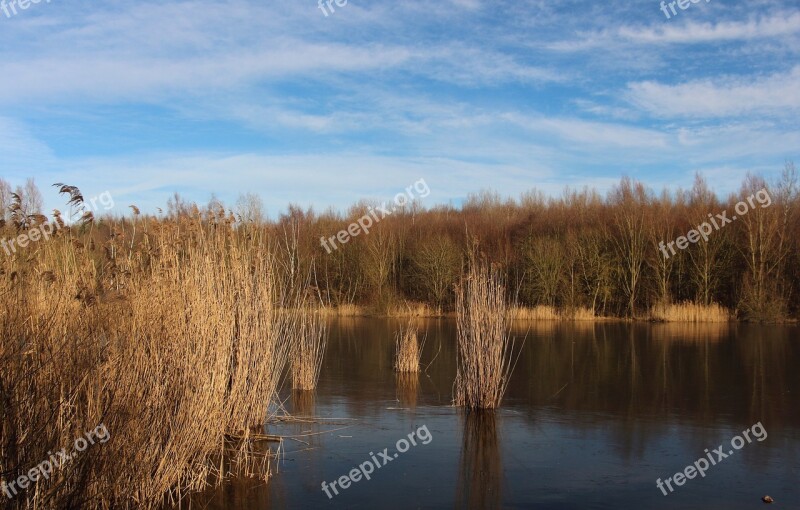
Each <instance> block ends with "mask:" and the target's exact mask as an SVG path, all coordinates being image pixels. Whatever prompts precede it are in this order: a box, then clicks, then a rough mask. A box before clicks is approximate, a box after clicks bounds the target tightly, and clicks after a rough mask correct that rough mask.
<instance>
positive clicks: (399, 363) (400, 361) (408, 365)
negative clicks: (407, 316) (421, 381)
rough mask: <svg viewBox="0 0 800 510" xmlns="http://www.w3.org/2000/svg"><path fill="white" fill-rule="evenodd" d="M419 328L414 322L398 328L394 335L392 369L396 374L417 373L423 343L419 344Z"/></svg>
mask: <svg viewBox="0 0 800 510" xmlns="http://www.w3.org/2000/svg"><path fill="white" fill-rule="evenodd" d="M418 335H419V327H418V326H417V325H416V323H414V321H409V322H408V324H407V325H406V326H404V327H401V328H400V331H398V332H397V333H396V334H395V340H394V345H395V357H394V369H395V371H396V372H419V365H420V358H421V356H422V347H423V346H424V345H425V342H424V340H423V342H422V343H421V344H420V341H419V336H418Z"/></svg>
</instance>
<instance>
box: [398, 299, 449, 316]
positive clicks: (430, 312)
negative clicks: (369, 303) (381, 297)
mask: <svg viewBox="0 0 800 510" xmlns="http://www.w3.org/2000/svg"><path fill="white" fill-rule="evenodd" d="M441 315H442V314H441V312H440V311H437V310H435V309H433V308H432V307H430V306H428V305H427V304H426V303H419V302H415V301H404V302H403V303H402V304H400V305H393V306H391V307H390V308H389V309H388V310H387V312H386V316H387V317H402V318H405V317H439V316H441Z"/></svg>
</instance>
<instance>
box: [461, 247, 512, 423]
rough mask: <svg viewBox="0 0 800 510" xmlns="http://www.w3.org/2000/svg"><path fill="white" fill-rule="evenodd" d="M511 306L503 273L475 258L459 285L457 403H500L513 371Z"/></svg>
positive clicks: (485, 405)
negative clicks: (506, 297)
mask: <svg viewBox="0 0 800 510" xmlns="http://www.w3.org/2000/svg"><path fill="white" fill-rule="evenodd" d="M507 309H508V307H507V305H506V301H505V289H504V287H503V284H502V279H501V277H500V275H499V273H498V272H497V271H496V270H494V269H490V268H488V267H486V266H485V265H483V264H482V263H479V262H475V263H473V264H472V265H471V267H470V269H469V271H468V273H467V275H466V277H465V278H464V279H463V280H462V281H461V283H460V284H459V286H458V288H457V290H456V314H457V329H458V349H457V352H458V354H457V372H456V380H455V383H454V388H453V393H454V403H455V405H457V406H463V407H466V408H467V409H495V408H497V407H499V406H500V403H501V401H502V400H503V394H504V393H505V390H506V387H507V386H508V380H509V378H510V376H511V371H512V354H513V342H512V341H511V337H510V335H509V322H508V313H507V311H508V310H507Z"/></svg>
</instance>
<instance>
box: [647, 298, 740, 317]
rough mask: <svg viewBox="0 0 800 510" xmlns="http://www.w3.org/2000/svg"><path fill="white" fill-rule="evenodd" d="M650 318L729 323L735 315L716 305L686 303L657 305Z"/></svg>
mask: <svg viewBox="0 0 800 510" xmlns="http://www.w3.org/2000/svg"><path fill="white" fill-rule="evenodd" d="M650 318H651V320H655V321H659V322H728V321H731V320H733V314H732V313H731V312H730V311H729V310H727V309H726V308H724V307H722V306H720V305H718V304H716V303H713V304H711V305H708V306H706V305H699V304H696V303H689V302H685V303H676V304H670V305H666V306H665V305H656V306H654V307H653V308H652V309H651V310H650Z"/></svg>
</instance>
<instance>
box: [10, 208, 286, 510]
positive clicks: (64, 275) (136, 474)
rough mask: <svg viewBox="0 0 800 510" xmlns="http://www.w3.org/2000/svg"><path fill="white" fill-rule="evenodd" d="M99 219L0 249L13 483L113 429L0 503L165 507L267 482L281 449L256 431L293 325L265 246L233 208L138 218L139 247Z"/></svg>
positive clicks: (270, 397) (281, 368) (14, 506)
mask: <svg viewBox="0 0 800 510" xmlns="http://www.w3.org/2000/svg"><path fill="white" fill-rule="evenodd" d="M101 227H102V228H113V226H110V227H109V226H107V225H106V226H102V225H100V226H95V225H93V224H92V225H87V226H85V227H64V228H62V229H60V230H59V231H57V234H56V237H55V239H53V240H51V241H49V242H40V243H38V244H36V245H35V246H32V247H31V249H29V250H28V251H26V252H24V253H18V254H16V255H14V256H11V257H3V258H2V260H0V408H1V409H2V412H1V413H0V429H1V431H2V435H1V436H0V473H2V480H3V481H10V480H12V479H14V478H17V477H19V476H20V475H22V474H24V473H25V472H27V470H29V469H30V468H31V467H32V466H35V465H37V464H38V463H39V462H41V461H43V460H46V459H47V458H48V457H49V454H48V452H49V451H58V450H60V449H61V448H67V449H68V450H71V448H72V442H73V440H74V439H75V438H76V437H78V436H79V435H82V434H83V433H84V432H85V431H87V430H91V429H93V428H95V427H96V426H97V425H98V424H100V423H103V424H105V425H106V427H107V428H108V430H109V432H110V436H111V439H110V440H109V441H108V442H107V443H105V444H100V443H98V444H95V445H93V446H91V447H90V448H89V449H88V450H86V451H85V452H82V453H80V454H79V455H77V456H76V458H75V460H74V461H72V462H71V463H69V464H68V465H66V466H65V467H64V468H63V469H59V470H55V471H54V473H53V476H51V477H50V478H49V479H39V480H37V481H36V482H35V483H33V484H32V485H31V486H30V487H28V488H27V489H25V490H22V491H20V494H19V495H18V496H17V497H16V498H14V499H13V500H8V501H5V508H8V509H15V510H16V509H27V508H78V507H80V508H156V507H161V506H162V505H164V504H168V505H169V504H177V503H178V502H179V501H180V500H182V499H183V497H184V496H186V495H187V494H188V493H189V492H193V491H199V490H203V489H207V488H209V487H213V486H216V485H218V484H221V483H222V481H223V480H224V479H225V478H227V477H229V476H232V475H237V476H250V477H257V478H260V479H266V478H268V477H269V474H270V469H271V467H272V460H273V457H274V455H275V451H274V450H270V449H269V448H264V447H263V446H261V445H259V442H258V441H257V438H256V437H255V436H253V434H252V432H251V431H252V430H253V429H254V428H255V427H257V426H258V425H259V424H261V423H263V422H264V420H265V418H266V416H265V414H266V410H267V409H268V407H269V405H270V403H272V402H274V398H275V395H276V391H277V389H278V387H279V384H280V382H281V374H282V373H283V371H284V369H285V366H286V363H287V360H288V355H289V349H288V347H289V344H288V341H287V339H288V338H291V337H292V336H293V335H296V334H297V333H296V332H295V331H293V328H295V327H296V323H295V322H293V321H291V320H287V319H285V318H284V316H286V314H278V313H276V310H277V309H279V308H282V307H288V306H287V303H286V302H285V301H286V299H285V297H284V296H285V295H287V292H286V289H283V288H280V286H279V285H277V284H276V282H275V281H274V279H273V276H272V275H274V274H275V272H276V271H275V262H274V260H273V259H272V258H271V257H270V255H269V254H268V253H269V251H268V250H267V249H266V247H265V246H263V245H261V244H259V243H260V242H259V240H258V239H252V240H247V239H244V238H243V237H242V236H240V234H239V233H237V232H236V230H235V229H233V228H231V227H230V222H229V220H228V219H227V218H225V217H224V216H223V215H219V216H217V217H209V216H208V215H204V216H201V215H199V214H197V215H196V216H194V217H192V218H184V219H182V220H181V221H178V222H163V221H162V222H156V221H147V220H144V221H142V220H139V224H137V230H138V231H139V232H140V233H141V235H142V236H143V237H142V239H141V242H140V243H138V244H137V246H136V249H135V250H134V249H132V248H130V246H131V244H130V240H127V241H126V240H125V239H124V236H122V235H116V236H113V237H111V238H110V240H109V241H108V242H107V243H106V244H105V245H96V244H95V241H94V240H93V238H92V237H91V235H92V231H93V229H95V228H101ZM3 498H5V497H4V496H3Z"/></svg>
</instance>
